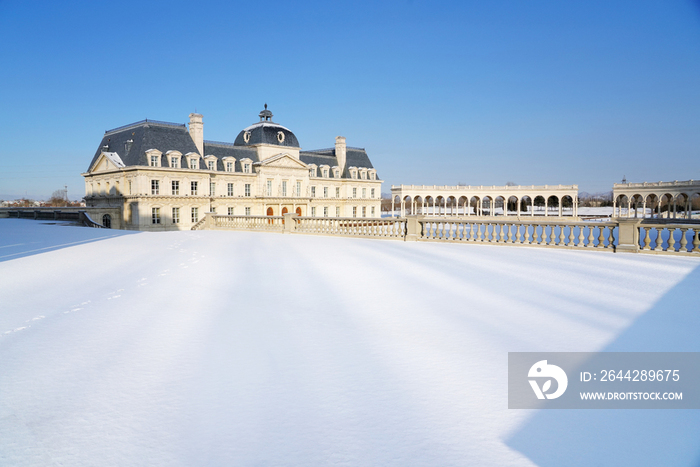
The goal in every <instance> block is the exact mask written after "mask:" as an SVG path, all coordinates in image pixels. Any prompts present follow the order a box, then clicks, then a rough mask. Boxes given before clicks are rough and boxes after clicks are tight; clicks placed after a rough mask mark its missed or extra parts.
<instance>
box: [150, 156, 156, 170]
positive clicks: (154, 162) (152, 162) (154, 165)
mask: <svg viewBox="0 0 700 467" xmlns="http://www.w3.org/2000/svg"><path fill="white" fill-rule="evenodd" d="M151 167H158V156H151Z"/></svg>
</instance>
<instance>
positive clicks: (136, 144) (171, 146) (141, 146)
mask: <svg viewBox="0 0 700 467" xmlns="http://www.w3.org/2000/svg"><path fill="white" fill-rule="evenodd" d="M129 141H132V142H131V143H129ZM105 146H106V147H105ZM149 149H157V150H159V151H161V152H162V153H163V156H162V158H161V159H162V160H161V165H162V166H167V165H169V164H167V163H166V160H165V153H166V152H168V151H173V150H174V151H180V152H181V153H182V155H183V156H184V155H185V154H187V153H188V152H195V153H197V154H199V151H198V150H197V146H195V145H194V141H192V137H191V136H190V133H189V132H188V131H187V127H186V126H185V125H178V124H176V123H163V122H151V121H147V120H146V121H143V122H138V123H135V124H133V125H127V126H125V127H122V128H120V129H116V130H112V131H108V132H106V133H105V135H104V137H103V138H102V141H101V142H100V145H99V146H98V148H97V151H95V155H94V156H93V158H92V161H90V165H89V166H88V170H90V167H92V164H94V163H95V161H97V158H98V157H99V155H100V154H101V153H102V151H109V152H116V153H117V154H118V155H119V157H120V158H121V160H122V161H123V162H124V165H125V166H127V167H129V166H134V165H144V166H147V165H149V163H148V160H147V158H146V151H148V150H149ZM186 165H187V164H185V165H184V166H186ZM200 165H201V167H200V168H202V169H203V168H204V164H203V163H201V164H200ZM180 167H183V165H182V161H180Z"/></svg>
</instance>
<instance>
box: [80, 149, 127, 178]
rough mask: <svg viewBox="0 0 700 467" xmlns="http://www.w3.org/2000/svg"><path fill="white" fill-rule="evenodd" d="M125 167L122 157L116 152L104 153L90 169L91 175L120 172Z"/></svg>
mask: <svg viewBox="0 0 700 467" xmlns="http://www.w3.org/2000/svg"><path fill="white" fill-rule="evenodd" d="M123 167H124V162H122V159H121V157H119V154H117V153H116V152H103V153H101V154H100V156H99V157H98V158H97V160H96V161H95V163H94V164H93V165H92V167H90V170H89V171H88V172H89V173H92V172H107V171H110V170H118V169H121V168H123Z"/></svg>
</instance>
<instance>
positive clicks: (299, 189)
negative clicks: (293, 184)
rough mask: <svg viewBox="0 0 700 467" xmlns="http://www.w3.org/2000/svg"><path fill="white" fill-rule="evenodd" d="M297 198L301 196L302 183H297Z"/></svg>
mask: <svg viewBox="0 0 700 467" xmlns="http://www.w3.org/2000/svg"><path fill="white" fill-rule="evenodd" d="M297 196H301V182H300V181H297Z"/></svg>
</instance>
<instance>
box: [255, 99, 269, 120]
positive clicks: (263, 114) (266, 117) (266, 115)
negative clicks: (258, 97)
mask: <svg viewBox="0 0 700 467" xmlns="http://www.w3.org/2000/svg"><path fill="white" fill-rule="evenodd" d="M258 116H259V117H260V121H261V122H263V121H265V122H272V112H270V111H269V110H267V102H266V103H265V110H263V111H262V112H260V113H259V114H258Z"/></svg>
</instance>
